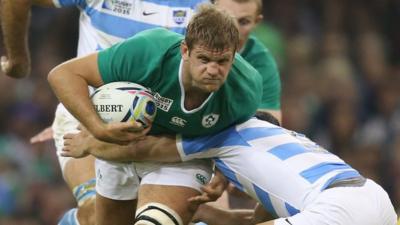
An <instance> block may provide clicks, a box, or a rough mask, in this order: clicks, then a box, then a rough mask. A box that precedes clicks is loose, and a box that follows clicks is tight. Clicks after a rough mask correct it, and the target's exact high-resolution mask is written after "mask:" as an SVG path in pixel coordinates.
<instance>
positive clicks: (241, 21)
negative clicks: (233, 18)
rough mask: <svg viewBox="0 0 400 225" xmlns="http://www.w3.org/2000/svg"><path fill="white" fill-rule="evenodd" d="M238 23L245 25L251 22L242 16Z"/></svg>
mask: <svg viewBox="0 0 400 225" xmlns="http://www.w3.org/2000/svg"><path fill="white" fill-rule="evenodd" d="M238 23H239V25H240V26H247V25H249V24H250V23H251V21H250V20H249V19H245V18H242V19H239V20H238Z"/></svg>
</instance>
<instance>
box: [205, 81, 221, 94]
mask: <svg viewBox="0 0 400 225" xmlns="http://www.w3.org/2000/svg"><path fill="white" fill-rule="evenodd" d="M221 86H222V82H208V83H207V84H205V85H204V90H205V91H207V92H214V91H218V89H220V88H221Z"/></svg>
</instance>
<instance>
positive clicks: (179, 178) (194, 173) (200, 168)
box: [136, 160, 212, 223]
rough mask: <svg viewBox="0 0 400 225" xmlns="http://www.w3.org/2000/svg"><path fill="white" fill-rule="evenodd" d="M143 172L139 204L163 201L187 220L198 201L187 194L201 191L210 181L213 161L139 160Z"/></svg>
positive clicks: (139, 169)
mask: <svg viewBox="0 0 400 225" xmlns="http://www.w3.org/2000/svg"><path fill="white" fill-rule="evenodd" d="M136 168H137V171H139V174H140V175H143V176H142V180H141V186H140V188H139V198H138V208H140V207H142V206H144V205H146V204H148V203H151V202H158V203H162V204H164V205H166V206H168V207H169V208H171V209H172V210H174V211H175V212H176V213H177V214H178V215H179V216H180V217H181V218H182V220H183V222H184V223H187V222H189V221H190V219H191V218H192V216H193V214H194V212H195V210H196V209H197V205H194V204H191V203H189V202H188V200H187V199H188V198H190V197H193V196H196V195H199V194H200V193H201V190H200V188H201V187H202V186H204V185H205V184H207V183H208V182H209V181H210V178H211V176H212V164H211V162H210V161H206V160H194V161H190V162H184V163H170V164H162V165H161V164H138V165H136ZM146 170H148V171H146Z"/></svg>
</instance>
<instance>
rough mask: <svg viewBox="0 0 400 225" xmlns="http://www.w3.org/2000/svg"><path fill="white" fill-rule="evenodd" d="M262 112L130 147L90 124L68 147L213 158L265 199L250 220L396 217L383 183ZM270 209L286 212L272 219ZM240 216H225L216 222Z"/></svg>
mask: <svg viewBox="0 0 400 225" xmlns="http://www.w3.org/2000/svg"><path fill="white" fill-rule="evenodd" d="M258 117H259V118H262V120H260V119H257V118H252V119H250V120H248V121H246V122H244V123H242V124H238V125H236V126H234V127H230V128H228V129H226V130H224V131H222V132H220V133H218V134H215V135H210V136H205V137H200V138H184V137H182V136H179V135H178V136H177V138H176V139H175V138H174V137H160V136H158V137H157V136H146V137H144V138H143V139H141V140H139V141H138V142H136V143H134V144H131V145H129V146H123V147H119V146H116V145H111V144H109V143H104V142H99V141H98V140H96V139H95V138H93V136H91V135H90V133H88V132H85V131H84V132H81V133H80V134H68V135H67V136H66V137H65V138H66V141H65V147H64V153H63V154H66V155H68V156H74V157H82V156H85V155H86V154H94V155H96V157H99V158H107V157H108V156H109V154H110V155H112V156H113V158H114V160H116V159H117V158H118V155H119V158H120V159H124V160H125V159H127V158H130V159H132V160H143V161H160V162H161V161H162V162H176V161H187V160H193V159H201V158H212V159H213V161H214V162H215V165H216V167H217V168H218V169H219V171H221V172H222V173H223V174H224V176H225V177H226V178H227V179H228V180H229V181H230V182H232V183H233V184H234V185H235V186H236V187H237V188H238V189H240V190H241V191H243V192H245V193H247V194H248V195H250V196H251V197H252V198H254V199H256V200H257V201H258V202H259V203H260V205H258V206H257V208H256V209H255V214H254V216H253V221H251V223H250V222H249V223H248V224H255V223H257V224H259V225H309V224H318V225H331V224H338V225H377V224H379V225H395V224H396V221H397V215H396V213H395V210H394V207H393V205H392V203H391V201H390V199H389V196H388V194H387V193H386V192H385V191H384V189H383V188H382V187H380V186H379V185H378V184H376V183H375V182H374V181H372V180H370V179H366V178H364V177H363V176H362V175H360V173H359V172H358V171H356V170H355V169H353V168H352V167H351V166H350V165H348V164H347V163H345V162H344V161H343V160H342V159H340V158H339V157H337V156H336V155H334V154H331V153H330V152H328V151H327V150H325V149H323V148H322V147H320V146H319V145H318V144H316V143H314V142H312V141H311V140H309V139H308V138H307V137H305V136H304V135H302V134H299V133H296V132H294V131H290V130H286V129H284V128H282V127H279V126H276V125H274V124H272V123H270V122H265V121H263V119H268V120H270V121H272V122H274V121H273V120H271V118H272V117H271V116H269V115H266V113H265V112H263V113H258ZM274 123H275V122H274ZM202 198H203V196H199V197H195V198H194V199H192V200H194V201H197V200H201V199H202ZM210 212H211V211H210ZM267 212H268V213H267ZM211 213H213V212H211ZM270 215H273V216H274V217H276V218H279V219H275V220H271V221H268V222H264V221H266V220H269V217H270ZM267 218H268V219H267ZM221 221H223V222H221ZM235 222H236V221H234V220H233V221H229V217H223V218H222V217H219V218H214V222H213V223H210V224H212V225H217V224H222V223H223V224H234V223H235Z"/></svg>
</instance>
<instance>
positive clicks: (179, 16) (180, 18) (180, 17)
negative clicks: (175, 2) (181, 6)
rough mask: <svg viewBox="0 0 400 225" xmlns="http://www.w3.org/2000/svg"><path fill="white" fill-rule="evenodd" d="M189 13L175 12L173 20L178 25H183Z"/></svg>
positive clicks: (184, 11) (173, 12)
mask: <svg viewBox="0 0 400 225" xmlns="http://www.w3.org/2000/svg"><path fill="white" fill-rule="evenodd" d="M186 15H187V12H186V10H174V11H172V18H173V19H174V22H175V23H176V24H182V23H184V22H185V19H186Z"/></svg>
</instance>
